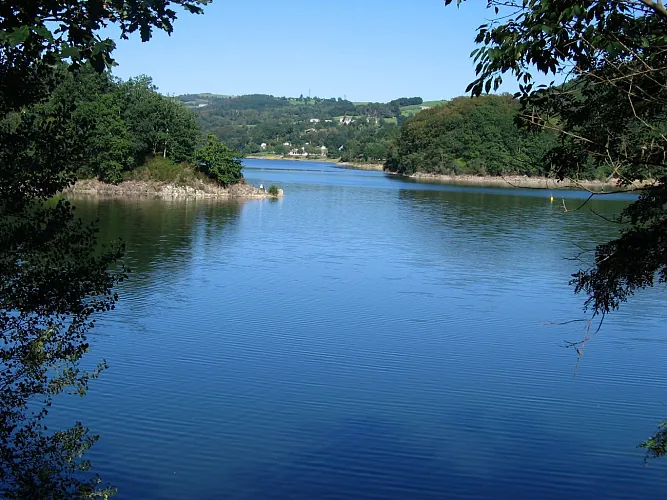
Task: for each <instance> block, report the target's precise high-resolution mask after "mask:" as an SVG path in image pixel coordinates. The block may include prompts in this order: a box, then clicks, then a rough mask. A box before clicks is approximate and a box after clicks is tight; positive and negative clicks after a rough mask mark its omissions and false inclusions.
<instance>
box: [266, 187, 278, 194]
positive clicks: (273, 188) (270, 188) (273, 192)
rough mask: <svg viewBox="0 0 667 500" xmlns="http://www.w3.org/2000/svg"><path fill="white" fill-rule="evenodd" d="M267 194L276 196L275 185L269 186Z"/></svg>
mask: <svg viewBox="0 0 667 500" xmlns="http://www.w3.org/2000/svg"><path fill="white" fill-rule="evenodd" d="M268 193H269V194H270V195H271V196H278V186H276V185H275V184H271V185H270V186H269V191H268Z"/></svg>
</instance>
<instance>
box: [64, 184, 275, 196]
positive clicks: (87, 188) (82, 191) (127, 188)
mask: <svg viewBox="0 0 667 500" xmlns="http://www.w3.org/2000/svg"><path fill="white" fill-rule="evenodd" d="M63 194H65V195H71V196H95V197H110V198H123V197H145V198H163V199H173V198H197V199H221V200H249V199H264V198H280V197H282V196H283V190H282V189H279V190H278V195H277V196H274V195H270V194H269V193H266V192H265V191H264V190H262V189H259V188H257V187H255V186H250V185H248V184H242V183H239V184H234V185H232V186H229V187H221V186H217V185H215V184H209V183H205V182H202V181H197V182H195V183H193V185H189V186H179V185H175V184H169V183H165V182H157V181H123V182H121V183H120V184H106V183H104V182H101V181H98V180H80V181H77V182H76V184H74V185H73V186H71V187H69V188H67V189H65V190H63Z"/></svg>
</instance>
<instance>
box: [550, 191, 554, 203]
mask: <svg viewBox="0 0 667 500" xmlns="http://www.w3.org/2000/svg"><path fill="white" fill-rule="evenodd" d="M549 201H550V202H551V203H553V202H554V195H553V193H551V198H549Z"/></svg>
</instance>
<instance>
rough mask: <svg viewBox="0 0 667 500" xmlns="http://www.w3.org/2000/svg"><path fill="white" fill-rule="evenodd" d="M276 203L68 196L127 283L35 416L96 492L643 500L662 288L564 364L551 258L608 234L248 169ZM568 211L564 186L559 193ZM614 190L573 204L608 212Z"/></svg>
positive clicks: (393, 182)
mask: <svg viewBox="0 0 667 500" xmlns="http://www.w3.org/2000/svg"><path fill="white" fill-rule="evenodd" d="M246 177H247V178H248V180H249V182H251V183H253V184H257V185H258V184H259V183H260V182H261V183H264V184H265V185H266V184H270V183H272V182H275V183H278V184H280V185H281V186H282V187H284V189H285V192H286V197H285V198H284V199H282V200H279V201H271V200H263V201H251V202H246V203H243V204H221V203H201V202H199V203H196V202H194V201H189V202H159V201H148V202H146V201H144V202H137V201H135V202H132V201H95V202H92V201H83V200H81V201H79V202H78V203H77V204H78V206H79V207H80V212H81V213H82V214H83V215H84V216H86V217H90V218H94V217H99V218H100V220H101V225H102V227H101V234H102V237H103V238H106V239H111V238H118V237H122V238H123V239H124V240H126V242H127V244H128V262H129V264H130V265H131V266H132V268H133V269H134V272H133V274H132V279H131V281H129V282H127V283H126V284H124V285H123V286H122V287H121V288H120V290H119V291H120V293H121V297H122V299H121V302H120V303H119V307H118V309H117V310H116V311H115V312H113V313H111V314H106V315H104V316H103V317H102V318H101V321H100V323H99V326H98V328H96V329H95V333H94V334H93V335H92V339H91V340H92V342H91V345H92V353H91V355H90V356H89V361H90V362H93V361H97V360H99V359H101V358H106V359H107V360H108V362H109V364H110V366H111V368H110V369H109V370H108V371H107V372H106V373H105V374H104V375H103V376H102V377H101V378H100V379H99V380H97V381H95V382H94V383H93V384H92V388H91V391H90V393H89V395H88V396H87V397H86V398H83V399H78V398H67V399H65V400H63V401H61V402H60V403H61V405H60V408H59V409H58V411H57V412H56V414H55V415H54V418H57V419H60V420H62V421H73V419H75V418H79V419H81V420H83V421H84V422H85V423H86V424H88V425H89V426H90V427H91V429H92V430H93V431H94V432H96V433H99V434H101V436H102V437H101V439H100V441H99V443H98V444H97V445H96V446H95V447H94V449H93V451H92V452H91V453H90V458H91V459H92V460H93V463H94V465H95V469H96V471H97V472H99V473H100V474H101V475H102V476H103V478H104V479H106V480H108V481H111V482H113V483H114V484H115V485H116V486H118V487H119V490H120V491H119V494H118V497H117V498H119V499H135V498H156V499H157V498H159V499H181V498H202V499H206V498H224V499H227V498H229V499H303V500H314V499H366V498H373V499H441V498H508V499H514V498H540V499H548V498H553V499H561V498H572V499H578V498H581V499H590V498H641V497H644V498H651V497H652V498H656V497H662V496H664V494H665V490H666V488H667V472H666V471H667V469H666V467H665V465H666V464H665V462H662V463H661V462H655V463H653V464H652V465H651V466H650V467H648V468H645V467H643V465H642V452H641V450H638V449H636V445H637V443H639V442H640V441H641V440H643V439H645V438H646V437H647V436H648V435H649V434H650V433H651V432H652V431H653V430H654V428H655V425H656V424H657V422H658V421H659V420H661V419H663V418H665V417H667V406H666V403H667V391H666V390H665V389H666V381H667V376H666V375H667V374H666V373H665V363H664V361H665V358H666V357H667V338H666V337H665V333H666V332H665V323H664V319H665V316H664V290H660V291H650V292H648V293H643V294H641V295H639V296H638V297H636V298H635V299H634V300H633V301H632V303H631V304H628V305H627V306H624V308H623V310H622V311H621V312H619V313H617V314H614V315H613V316H611V317H610V318H608V320H607V321H606V324H605V326H604V328H603V330H602V331H601V332H600V333H599V334H598V335H597V336H596V337H595V338H594V339H593V340H592V341H591V342H590V343H589V344H588V345H587V347H586V350H585V355H584V356H583V357H582V358H581V360H580V361H579V362H578V363H577V356H576V354H575V352H574V351H573V350H571V349H566V348H564V347H563V344H564V341H566V340H579V339H581V338H582V335H583V333H582V327H581V325H580V324H573V325H568V326H550V325H548V323H549V322H558V321H566V320H571V319H576V318H581V317H583V316H584V315H583V313H582V312H581V304H582V298H581V297H576V296H574V295H573V294H572V291H571V289H570V288H569V287H568V285H567V281H568V278H569V275H570V274H571V273H572V272H574V271H576V270H577V264H576V263H575V262H572V261H571V260H567V259H566V257H572V256H573V255H574V254H575V253H576V252H577V247H576V246H575V244H576V245H579V246H584V247H590V246H591V245H594V244H595V242H598V241H602V240H604V239H605V238H609V237H610V236H611V235H613V234H614V231H615V230H616V228H615V227H613V226H611V225H609V224H606V223H604V222H603V221H602V220H601V219H600V218H598V217H596V216H595V215H593V214H592V213H591V211H590V210H588V208H586V209H584V210H581V211H579V212H569V213H567V214H565V213H563V210H562V201H561V200H560V197H561V195H562V193H557V196H558V200H557V201H556V202H555V203H553V204H551V203H550V202H549V199H548V197H549V193H548V192H545V191H530V190H528V191H518V190H503V189H479V188H461V187H447V186H438V185H423V184H417V183H409V182H405V181H402V180H399V179H396V178H392V177H388V176H385V175H384V174H382V173H380V172H358V171H348V170H342V169H338V168H334V167H332V166H329V165H326V164H320V163H295V162H266V161H259V160H255V161H248V162H247V169H246ZM564 196H565V203H566V204H567V206H568V207H569V208H575V207H576V206H577V205H578V204H580V203H581V202H582V201H583V196H584V195H583V194H581V193H565V194H564ZM627 202H628V199H627V198H626V199H624V198H622V197H616V198H607V199H604V200H600V201H595V202H593V203H592V204H591V205H590V206H591V207H593V208H594V209H595V210H596V211H597V212H601V213H604V214H607V215H609V214H612V213H615V212H617V211H618V210H620V209H621V208H622V207H623V206H624V204H626V203H627Z"/></svg>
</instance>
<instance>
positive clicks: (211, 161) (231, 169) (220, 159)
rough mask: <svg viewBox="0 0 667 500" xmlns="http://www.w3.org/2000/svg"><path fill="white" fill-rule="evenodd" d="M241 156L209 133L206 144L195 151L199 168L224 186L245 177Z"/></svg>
mask: <svg viewBox="0 0 667 500" xmlns="http://www.w3.org/2000/svg"><path fill="white" fill-rule="evenodd" d="M239 156H240V155H239V153H237V152H236V151H234V150H232V149H230V148H228V147H227V146H226V145H225V144H224V143H222V142H220V141H219V140H218V139H217V137H215V136H214V135H213V134H208V137H207V143H206V145H205V146H203V147H201V148H199V149H198V150H197V152H196V153H195V159H196V163H197V168H198V169H199V170H200V171H201V172H203V173H204V174H205V175H206V176H207V177H209V178H211V179H213V180H214V181H216V182H217V183H219V184H221V185H223V186H229V185H230V184H236V183H238V182H241V179H243V173H242V169H243V165H242V164H241V159H240V158H239Z"/></svg>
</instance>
